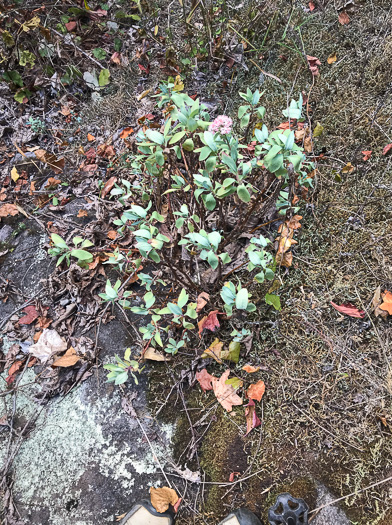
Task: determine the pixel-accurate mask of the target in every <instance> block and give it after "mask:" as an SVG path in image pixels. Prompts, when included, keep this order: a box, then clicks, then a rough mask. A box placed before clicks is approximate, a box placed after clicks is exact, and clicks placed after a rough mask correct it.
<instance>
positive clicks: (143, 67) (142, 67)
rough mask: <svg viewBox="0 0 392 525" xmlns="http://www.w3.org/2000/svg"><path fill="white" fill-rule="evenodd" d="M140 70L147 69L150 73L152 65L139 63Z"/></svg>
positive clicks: (146, 71)
mask: <svg viewBox="0 0 392 525" xmlns="http://www.w3.org/2000/svg"><path fill="white" fill-rule="evenodd" d="M138 66H139V69H140V71H145V73H146V74H147V75H148V74H149V72H150V65H149V64H147V67H145V66H143V64H138Z"/></svg>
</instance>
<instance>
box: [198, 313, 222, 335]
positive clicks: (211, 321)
mask: <svg viewBox="0 0 392 525" xmlns="http://www.w3.org/2000/svg"><path fill="white" fill-rule="evenodd" d="M218 313H219V312H218V310H214V311H213V312H210V313H209V314H208V315H206V316H205V317H203V319H202V320H201V321H199V322H198V323H197V325H198V327H199V337H201V334H202V332H203V330H210V331H211V332H215V330H216V329H217V328H219V327H220V324H219V321H218V317H217V314H218Z"/></svg>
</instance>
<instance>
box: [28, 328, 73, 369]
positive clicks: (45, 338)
mask: <svg viewBox="0 0 392 525" xmlns="http://www.w3.org/2000/svg"><path fill="white" fill-rule="evenodd" d="M66 349H67V343H66V342H65V340H64V339H63V338H62V337H60V335H59V334H58V333H57V332H56V330H49V329H48V328H45V329H44V330H43V332H42V335H41V337H40V338H39V339H38V341H37V342H36V343H35V344H34V345H32V346H30V348H29V351H30V353H31V354H32V355H33V356H34V357H36V358H37V359H39V361H41V363H46V362H47V361H48V360H49V359H50V358H51V357H52V356H53V355H55V354H59V353H61V352H64V350H66Z"/></svg>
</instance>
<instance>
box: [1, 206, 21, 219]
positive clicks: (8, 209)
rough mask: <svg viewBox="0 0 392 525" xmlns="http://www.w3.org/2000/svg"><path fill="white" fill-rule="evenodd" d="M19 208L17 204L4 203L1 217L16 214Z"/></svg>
mask: <svg viewBox="0 0 392 525" xmlns="http://www.w3.org/2000/svg"><path fill="white" fill-rule="evenodd" d="M18 213H19V210H18V208H17V206H15V204H2V205H1V206H0V217H8V216H9V215H11V217H13V216H14V215H18Z"/></svg>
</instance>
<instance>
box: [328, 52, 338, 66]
mask: <svg viewBox="0 0 392 525" xmlns="http://www.w3.org/2000/svg"><path fill="white" fill-rule="evenodd" d="M337 59H338V57H337V56H336V53H331V54H330V55H329V57H328V58H327V62H328V64H333V63H334V62H336V60H337Z"/></svg>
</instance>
